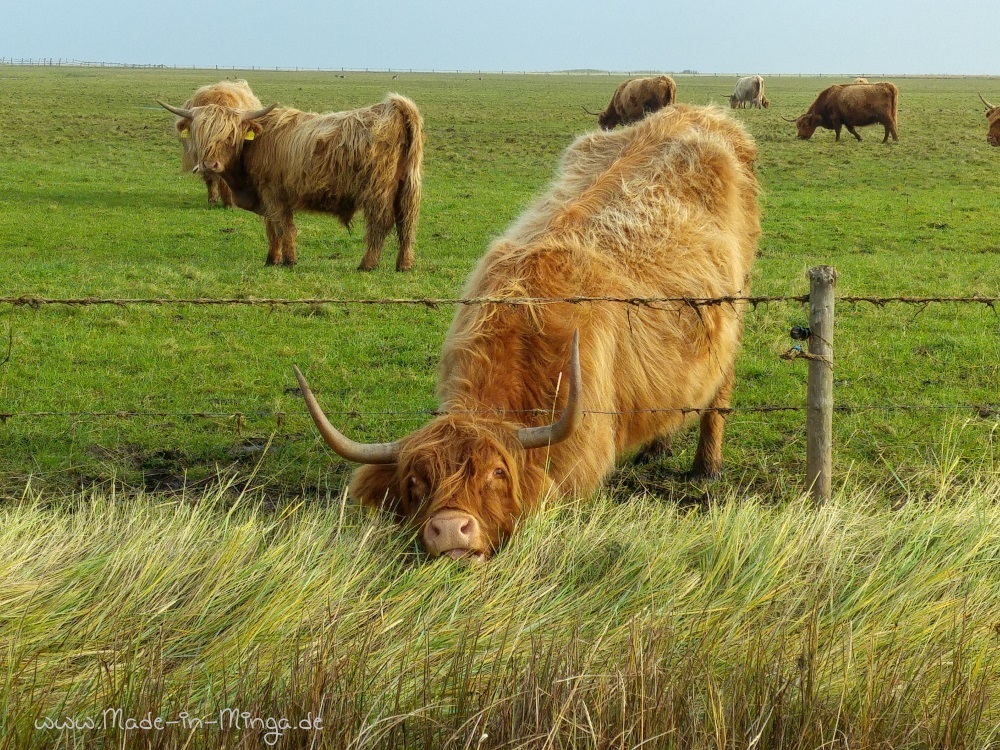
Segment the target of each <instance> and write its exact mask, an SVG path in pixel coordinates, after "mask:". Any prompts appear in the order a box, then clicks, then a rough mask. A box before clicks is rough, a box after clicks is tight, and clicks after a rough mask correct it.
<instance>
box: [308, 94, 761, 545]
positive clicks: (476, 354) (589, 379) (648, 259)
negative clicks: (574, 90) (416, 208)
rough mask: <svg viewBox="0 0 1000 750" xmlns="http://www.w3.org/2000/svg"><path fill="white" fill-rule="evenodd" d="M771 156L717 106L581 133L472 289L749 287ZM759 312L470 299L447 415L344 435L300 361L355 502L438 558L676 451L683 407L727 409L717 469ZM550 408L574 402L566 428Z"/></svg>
mask: <svg viewBox="0 0 1000 750" xmlns="http://www.w3.org/2000/svg"><path fill="white" fill-rule="evenodd" d="M756 153H757V152H756V147H755V145H754V143H753V141H752V139H751V138H750V136H749V135H748V134H747V132H746V130H744V129H743V127H742V126H741V125H740V124H739V123H737V122H735V121H734V120H733V119H732V118H730V117H728V116H726V115H725V114H723V113H722V111H721V110H720V109H718V108H716V107H695V106H691V105H685V104H681V105H677V106H675V107H668V108H666V109H663V110H661V111H660V112H657V113H655V114H652V115H650V116H649V117H647V118H645V119H644V120H643V121H641V122H639V123H637V124H635V125H633V126H632V127H629V128H624V129H622V130H619V131H616V132H608V133H606V132H600V131H598V132H593V133H589V134H587V135H584V136H581V137H580V138H578V139H577V141H576V143H574V144H573V145H572V146H571V147H570V148H569V150H568V151H567V152H566V153H565V155H564V157H563V160H562V169H561V174H560V175H559V177H558V179H557V180H556V182H555V184H554V185H553V186H552V187H551V188H550V189H549V191H548V192H547V193H546V194H545V195H543V196H542V197H541V198H539V199H537V200H536V201H535V202H534V204H533V205H532V206H531V207H530V208H529V209H528V210H527V211H526V212H525V214H524V215H523V216H521V218H520V219H519V220H517V221H516V222H515V223H514V225H513V226H512V227H510V228H509V229H508V230H507V232H506V234H504V235H503V236H502V237H500V238H499V239H498V240H496V241H495V242H494V243H493V246H492V247H491V248H490V250H489V251H488V252H487V253H486V255H485V256H484V257H483V258H482V259H481V260H480V262H479V264H478V266H477V267H476V269H475V270H474V271H473V273H472V276H471V277H470V279H469V281H468V282H467V283H466V286H465V291H464V295H465V296H466V297H488V298H494V299H495V298H501V299H503V298H509V299H520V298H524V297H532V298H544V299H560V298H563V299H564V298H571V297H575V296H579V295H583V296H597V297H604V296H607V297H613V298H634V297H650V296H652V297H671V298H685V299H687V298H706V297H725V296H727V295H746V294H748V293H749V283H750V281H749V280H750V269H751V263H752V261H753V258H754V255H755V251H756V247H757V241H758V237H759V235H760V212H759V209H758V205H757V194H758V186H757V180H756V178H755V177H754V173H753V168H752V163H753V161H754V160H755V158H756ZM742 310H743V306H742V305H728V304H727V305H707V306H695V305H689V304H683V303H679V304H672V303H662V304H656V305H652V306H643V307H629V306H627V305H624V304H618V303H614V302H603V303H602V302H595V303H591V304H586V305H579V304H571V303H568V302H539V303H529V304H518V305H506V304H483V305H467V306H461V307H459V308H458V310H457V312H456V314H455V319H454V321H453V322H452V325H451V330H450V331H449V332H448V335H447V338H446V339H445V343H444V353H443V361H442V365H441V370H440V376H439V379H438V387H437V394H438V398H439V400H440V407H439V410H440V412H441V414H440V415H439V416H437V417H435V418H434V419H433V420H432V421H431V422H430V423H429V424H427V425H426V426H424V427H422V428H420V429H418V430H416V431H415V432H412V433H410V434H409V435H407V436H406V437H404V438H402V439H401V440H399V441H398V442H393V443H379V444H362V443H355V442H353V441H351V440H350V439H349V438H347V437H345V436H344V435H343V434H341V433H340V432H339V431H337V430H336V428H334V427H333V426H332V425H331V424H330V422H329V421H328V420H327V419H326V417H325V416H324V415H323V412H322V410H321V409H320V407H319V405H318V403H317V401H316V399H315V398H314V396H313V395H312V393H311V392H310V390H309V386H308V385H307V384H306V381H305V379H304V378H303V377H302V375H301V373H299V372H298V370H297V369H296V374H297V377H298V379H299V385H300V387H301V389H302V393H303V395H304V397H305V399H306V403H307V405H308V407H309V410H310V412H311V414H312V416H313V419H314V420H315V421H316V425H317V427H318V428H319V431H320V433H321V434H322V435H323V438H324V439H325V440H326V442H327V444H328V445H329V446H330V447H331V448H332V449H333V450H334V451H335V452H336V453H338V454H340V455H341V456H343V457H344V458H346V459H348V460H349V461H355V462H359V463H363V464H366V465H365V466H362V467H361V468H359V469H358V470H357V471H356V472H355V474H354V477H353V479H352V481H351V485H350V492H351V495H352V496H353V497H354V498H356V499H359V500H360V501H362V502H363V503H366V504H370V505H374V506H379V505H381V506H384V507H386V508H387V509H389V510H391V511H392V512H394V513H395V514H396V515H397V516H398V517H399V518H400V519H401V520H402V519H408V520H409V521H410V522H411V523H413V524H414V525H415V527H416V528H417V529H418V530H419V533H420V538H421V540H422V543H423V546H424V548H425V549H426V550H427V552H428V553H429V554H430V555H431V556H432V557H437V556H439V555H446V556H448V557H451V558H467V559H474V560H483V559H485V558H486V557H488V556H489V555H490V554H491V553H492V552H493V551H494V550H495V549H496V548H497V547H498V546H499V545H500V544H501V543H502V541H503V540H504V539H505V538H506V537H507V536H509V535H510V534H511V533H512V532H513V530H514V527H515V526H516V524H517V522H518V520H519V519H520V518H521V517H523V516H525V515H527V514H530V513H532V512H534V511H535V510H536V509H537V508H538V507H539V505H540V504H541V503H542V502H543V501H545V500H546V499H547V498H551V497H554V496H558V495H561V494H567V493H587V492H590V491H592V490H594V489H595V488H597V487H598V486H599V485H600V484H601V483H602V481H603V480H604V479H605V478H606V477H607V476H608V474H609V473H610V472H611V471H612V469H613V467H614V465H615V462H616V460H618V459H619V458H620V457H622V456H623V455H625V454H627V453H628V452H630V451H632V450H635V449H636V448H638V447H640V446H643V445H645V446H647V447H649V446H654V447H656V446H662V445H663V444H664V442H665V438H667V437H668V436H670V435H671V434H672V433H674V432H675V431H677V430H678V429H680V428H681V427H682V426H683V424H684V423H685V422H686V421H690V420H691V419H693V417H692V415H691V414H690V413H687V414H686V413H685V412H684V411H683V409H684V408H685V407H695V408H701V407H711V408H710V410H708V411H706V412H704V413H703V414H702V415H701V417H700V420H701V424H700V433H701V434H700V439H699V442H698V449H697V452H696V453H695V457H694V466H693V470H692V471H693V473H695V474H697V475H702V476H715V475H717V474H718V473H719V472H720V470H721V467H722V433H723V429H724V426H725V420H726V418H725V416H724V410H725V409H726V408H727V407H728V406H729V403H730V397H731V393H732V389H733V372H734V365H735V361H736V354H737V350H738V349H739V345H740V337H741V331H742V327H743V312H742ZM577 335H578V337H579V338H578V339H577ZM560 384H561V385H560ZM720 410H722V411H720ZM552 412H555V413H557V414H559V415H560V416H559V417H558V418H557V419H556V420H555V421H554V422H553V423H551V424H550V423H549V418H548V417H547V416H546V415H548V414H549V413H552Z"/></svg>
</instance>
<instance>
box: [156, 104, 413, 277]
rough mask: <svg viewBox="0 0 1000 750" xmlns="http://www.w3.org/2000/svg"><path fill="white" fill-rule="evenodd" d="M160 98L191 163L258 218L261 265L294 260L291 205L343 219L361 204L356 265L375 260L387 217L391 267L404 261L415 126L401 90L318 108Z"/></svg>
mask: <svg viewBox="0 0 1000 750" xmlns="http://www.w3.org/2000/svg"><path fill="white" fill-rule="evenodd" d="M160 104H161V105H162V106H163V107H164V108H166V109H168V110H169V111H171V112H173V113H174V114H175V115H177V116H178V117H180V118H181V120H182V123H183V124H184V125H185V126H186V127H187V128H188V129H189V131H190V137H191V141H192V143H193V144H194V147H195V148H196V149H197V153H198V168H199V169H200V170H201V171H202V172H203V173H205V174H211V175H214V176H219V177H222V178H223V179H224V180H225V181H226V183H227V184H228V185H229V187H230V188H231V189H232V191H233V199H234V201H235V203H236V205H237V206H239V207H240V208H245V209H246V210H248V211H253V212H254V213H257V214H259V215H260V216H262V217H263V218H264V228H265V229H266V231H267V239H268V252H267V263H268V265H274V264H276V263H284V264H285V265H293V264H294V263H295V260H296V248H295V236H296V234H297V231H298V230H297V229H296V228H295V222H294V220H293V214H294V212H295V211H297V210H303V209H305V210H311V211H322V212H325V213H332V214H334V215H335V216H337V218H339V219H340V221H341V222H342V223H343V224H344V225H346V226H350V222H351V219H352V218H353V217H354V214H355V213H356V212H357V211H358V210H359V209H360V210H361V211H363V212H364V215H365V247H366V250H365V255H364V258H363V259H362V260H361V269H362V270H366V271H367V270H371V269H372V268H374V267H375V266H376V265H378V262H379V258H380V257H381V255H382V245H383V244H385V240H386V238H387V237H388V236H389V233H390V232H391V231H392V228H393V225H395V227H396V235H397V237H398V239H399V254H398V255H397V256H396V270H397V271H406V270H409V269H410V268H412V267H413V241H414V238H415V235H416V231H417V216H418V212H419V210H420V189H421V172H422V165H423V147H424V130H423V120H422V118H421V117H420V112H419V111H418V110H417V107H416V105H415V104H414V103H413V102H412V101H410V100H409V99H407V98H406V97H403V96H399V95H398V94H389V95H388V96H387V97H386V98H385V100H384V101H382V102H380V103H378V104H373V105H372V106H370V107H364V108H362V109H355V110H351V111H348V112H330V113H327V114H313V113H309V112H300V111H299V110H297V109H291V108H276V106H277V105H273V104H272V105H271V106H270V107H266V108H264V109H258V110H256V111H250V110H247V109H238V108H232V107H225V106H219V105H214V104H208V105H205V106H203V107H191V108H181V107H171V106H170V105H169V104H163V102H160Z"/></svg>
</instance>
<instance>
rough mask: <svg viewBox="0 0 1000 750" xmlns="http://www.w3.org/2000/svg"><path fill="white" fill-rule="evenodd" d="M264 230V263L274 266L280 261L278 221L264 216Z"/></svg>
mask: <svg viewBox="0 0 1000 750" xmlns="http://www.w3.org/2000/svg"><path fill="white" fill-rule="evenodd" d="M264 231H266V232H267V260H266V261H265V263H266V265H269V266H276V265H278V264H279V263H281V230H280V229H279V228H278V222H276V221H275V220H274V219H272V218H271V217H270V216H265V217H264Z"/></svg>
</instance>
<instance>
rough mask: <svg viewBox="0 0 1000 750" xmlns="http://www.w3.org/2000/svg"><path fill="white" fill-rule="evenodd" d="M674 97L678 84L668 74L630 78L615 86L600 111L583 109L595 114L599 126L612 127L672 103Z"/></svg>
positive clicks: (626, 123)
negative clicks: (604, 106)
mask: <svg viewBox="0 0 1000 750" xmlns="http://www.w3.org/2000/svg"><path fill="white" fill-rule="evenodd" d="M676 99H677V84H676V83H674V79H673V78H671V77H670V76H655V77H652V78H630V79H629V80H627V81H624V82H623V83H622V84H620V85H619V86H618V88H617V89H615V93H614V94H613V95H612V96H611V102H610V103H609V104H608V107H607V109H605V110H604V111H603V112H591V111H590V110H589V109H586V108H584V109H585V111H586V112H587V114H590V115H597V124H598V125H599V126H600V127H601V129H602V130H614V128H615V127H616V126H617V125H631V124H632V123H633V122H638V121H639V120H641V119H642V118H643V117H645V116H646V115H648V114H649V113H650V112H655V111H656V110H658V109H662V108H663V107H666V106H667V105H670V104H673V103H674V101H676Z"/></svg>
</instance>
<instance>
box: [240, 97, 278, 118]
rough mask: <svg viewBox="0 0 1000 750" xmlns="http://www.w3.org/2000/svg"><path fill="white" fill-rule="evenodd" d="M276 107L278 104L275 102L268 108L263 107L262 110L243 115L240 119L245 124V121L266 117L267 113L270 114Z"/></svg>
mask: <svg viewBox="0 0 1000 750" xmlns="http://www.w3.org/2000/svg"><path fill="white" fill-rule="evenodd" d="M277 106H278V103H277V102H275V103H274V104H272V105H271V106H270V107H264V109H258V110H256V111H254V112H247V113H245V114H244V115H243V117H242V118H241V119H242V120H243V121H244V122H246V121H247V120H256V119H257V118H259V117H263V116H264V115H266V114H267V113H268V112H270V111H271V110H272V109H274V108H275V107H277Z"/></svg>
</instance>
